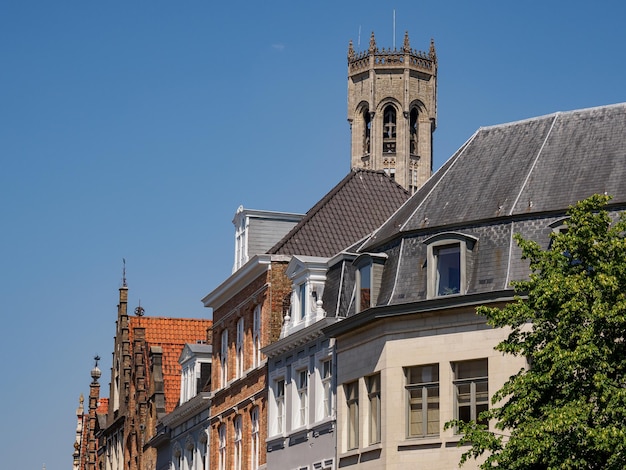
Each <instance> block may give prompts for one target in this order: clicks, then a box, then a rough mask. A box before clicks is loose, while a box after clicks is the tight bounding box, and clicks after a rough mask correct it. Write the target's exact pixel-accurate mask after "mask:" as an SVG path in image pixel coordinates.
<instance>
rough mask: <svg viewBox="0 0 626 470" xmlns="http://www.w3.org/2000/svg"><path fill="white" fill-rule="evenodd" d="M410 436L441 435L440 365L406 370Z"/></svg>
mask: <svg viewBox="0 0 626 470" xmlns="http://www.w3.org/2000/svg"><path fill="white" fill-rule="evenodd" d="M406 376H407V386H406V389H407V397H408V398H407V399H408V431H407V432H408V435H409V436H412V437H422V436H427V435H437V434H439V364H428V365H424V366H414V367H409V368H407V369H406Z"/></svg>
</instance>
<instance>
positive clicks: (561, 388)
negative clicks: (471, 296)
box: [446, 195, 626, 470]
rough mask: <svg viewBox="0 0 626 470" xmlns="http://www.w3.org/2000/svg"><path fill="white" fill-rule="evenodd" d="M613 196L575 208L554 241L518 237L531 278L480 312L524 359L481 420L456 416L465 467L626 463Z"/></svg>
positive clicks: (624, 355)
mask: <svg viewBox="0 0 626 470" xmlns="http://www.w3.org/2000/svg"><path fill="white" fill-rule="evenodd" d="M609 199H610V198H609V197H607V196H597V195H596V196H592V197H590V198H589V199H586V200H584V201H582V202H580V203H578V204H577V205H575V206H573V207H571V208H570V210H569V216H570V218H569V220H568V222H567V226H566V230H564V231H562V232H561V233H559V234H554V235H553V239H552V242H551V247H550V248H549V249H548V250H544V249H542V248H541V247H540V246H539V245H538V244H537V243H535V242H533V241H529V240H524V239H523V238H522V237H520V236H517V237H516V241H517V243H518V244H519V246H520V247H521V249H522V253H523V258H524V259H527V260H529V262H530V270H531V274H530V278H529V280H527V281H522V282H517V283H515V285H514V287H515V290H516V294H517V297H516V300H515V301H514V302H512V303H510V304H508V305H507V306H506V307H504V308H502V309H498V308H490V307H481V308H480V309H479V312H478V313H479V314H480V315H483V316H485V317H486V318H487V320H488V323H489V324H490V325H491V326H493V327H496V328H505V327H508V328H509V329H510V330H511V332H510V334H509V335H508V338H507V339H506V340H504V341H502V342H501V343H500V344H498V345H497V347H496V349H497V350H498V351H501V352H503V353H505V354H513V355H515V356H523V357H526V358H527V359H528V361H529V364H530V367H529V368H526V369H522V370H520V371H519V372H518V373H517V374H515V375H513V376H512V377H510V379H509V380H508V381H507V382H506V383H505V384H504V386H503V387H502V388H501V389H500V390H498V391H497V392H496V393H495V395H494V396H493V399H492V403H493V407H492V408H491V409H490V410H488V411H486V412H484V413H483V414H481V419H482V418H485V419H489V420H491V422H492V426H493V427H492V431H490V430H489V429H488V427H487V426H486V425H483V424H478V423H476V422H470V423H464V422H461V421H451V422H449V423H446V427H448V428H449V427H452V426H454V427H456V428H457V429H458V431H459V432H461V433H462V434H463V439H462V440H461V442H460V445H462V444H470V445H471V447H470V448H469V449H468V450H467V451H466V452H465V453H464V454H463V456H462V458H461V463H460V464H461V465H462V464H463V463H464V462H466V461H467V460H468V459H470V458H477V457H479V456H481V455H482V456H484V457H485V458H486V460H485V461H484V463H483V464H482V465H481V468H494V467H497V468H506V469H620V470H622V469H624V468H626V239H625V234H626V217H624V214H622V215H621V216H620V218H619V220H618V221H616V222H615V223H612V220H611V218H610V216H609V214H608V212H607V211H606V207H605V206H606V204H607V203H608V201H609Z"/></svg>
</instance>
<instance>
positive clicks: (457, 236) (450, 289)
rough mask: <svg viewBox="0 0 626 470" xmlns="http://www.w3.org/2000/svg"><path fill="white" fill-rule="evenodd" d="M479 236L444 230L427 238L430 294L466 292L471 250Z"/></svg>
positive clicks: (428, 292) (431, 295) (428, 294)
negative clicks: (467, 268)
mask: <svg viewBox="0 0 626 470" xmlns="http://www.w3.org/2000/svg"><path fill="white" fill-rule="evenodd" d="M477 241H478V238H476V237H472V236H470V235H465V234H463V233H458V232H445V233H439V234H437V235H434V236H432V237H430V238H428V239H426V240H424V243H425V244H426V245H427V247H428V248H427V260H428V261H427V263H426V264H427V268H428V272H427V296H428V298H434V297H441V296H444V295H454V294H457V295H458V294H465V292H466V291H467V270H466V266H467V261H468V253H471V252H472V250H473V249H474V245H475V244H476V242H477Z"/></svg>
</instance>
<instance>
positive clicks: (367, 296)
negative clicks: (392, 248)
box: [353, 253, 387, 313]
mask: <svg viewBox="0 0 626 470" xmlns="http://www.w3.org/2000/svg"><path fill="white" fill-rule="evenodd" d="M386 259H387V255H386V254H384V253H375V254H374V253H365V254H362V255H360V256H359V257H358V258H357V259H355V260H354V262H353V264H354V266H355V267H356V299H355V301H356V312H357V313H358V312H360V311H362V310H365V309H368V308H370V307H374V306H375V305H376V302H377V300H378V292H379V290H380V282H381V279H382V272H383V267H384V263H385V260H386Z"/></svg>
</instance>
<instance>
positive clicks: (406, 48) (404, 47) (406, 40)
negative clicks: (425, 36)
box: [402, 31, 411, 52]
mask: <svg viewBox="0 0 626 470" xmlns="http://www.w3.org/2000/svg"><path fill="white" fill-rule="evenodd" d="M402 50H403V51H404V52H411V43H410V42H409V32H408V31H405V32H404V44H403V45H402Z"/></svg>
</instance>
